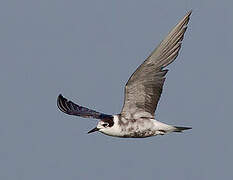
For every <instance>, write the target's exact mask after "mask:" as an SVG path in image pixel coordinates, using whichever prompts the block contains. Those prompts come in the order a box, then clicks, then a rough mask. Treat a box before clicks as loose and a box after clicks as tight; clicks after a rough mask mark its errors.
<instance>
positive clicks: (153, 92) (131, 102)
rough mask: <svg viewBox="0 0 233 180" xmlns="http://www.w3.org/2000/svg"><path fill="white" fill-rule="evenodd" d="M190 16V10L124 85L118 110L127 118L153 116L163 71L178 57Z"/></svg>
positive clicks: (162, 80)
mask: <svg viewBox="0 0 233 180" xmlns="http://www.w3.org/2000/svg"><path fill="white" fill-rule="evenodd" d="M191 13H192V12H191V11H189V12H188V13H187V14H186V15H185V16H184V18H183V19H182V20H181V21H180V22H179V23H178V24H177V25H176V26H175V27H174V28H173V29H172V30H171V31H170V33H169V34H168V35H167V37H166V38H165V39H164V40H163V41H162V42H161V43H160V44H159V45H158V47H157V48H156V49H155V50H154V51H153V52H152V53H151V55H150V56H149V57H148V58H147V59H146V60H145V61H144V63H142V64H141V65H140V66H139V67H138V69H137V70H136V71H135V72H134V73H133V74H132V75H131V77H130V78H129V80H128V82H127V84H126V86H125V100H124V105H123V108H122V111H121V114H122V115H123V116H124V117H125V118H126V119H128V118H132V116H135V113H137V114H138V113H140V114H141V115H142V116H148V117H154V111H155V109H156V107H157V104H158V101H159V99H160V96H161V93H162V90H163V84H164V81H165V75H166V73H167V72H168V70H167V69H165V70H164V69H163V68H165V67H166V66H167V65H169V64H170V63H172V62H173V61H174V60H175V59H176V57H177V56H178V53H179V50H180V48H181V43H182V40H183V37H184V33H185V31H186V29H187V24H188V22H189V17H190V15H191Z"/></svg>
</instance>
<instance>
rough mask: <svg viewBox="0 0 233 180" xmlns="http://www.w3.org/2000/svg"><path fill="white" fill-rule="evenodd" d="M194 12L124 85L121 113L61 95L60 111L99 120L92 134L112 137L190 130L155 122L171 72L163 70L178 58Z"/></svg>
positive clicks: (58, 103) (169, 35)
mask: <svg viewBox="0 0 233 180" xmlns="http://www.w3.org/2000/svg"><path fill="white" fill-rule="evenodd" d="M191 13H192V12H191V11H189V12H188V13H187V14H186V15H185V16H184V18H183V19H182V20H181V21H180V22H179V23H178V24H177V25H176V26H175V27H174V28H173V29H172V30H171V31H170V33H169V34H168V35H167V37H166V38H165V39H164V40H163V41H162V42H161V43H160V44H159V45H158V47H157V48H156V49H155V50H154V51H153V52H152V53H151V55H150V56H149V57H148V58H147V59H146V60H145V61H144V62H143V63H142V64H141V65H140V66H139V67H138V68H137V70H136V71H135V72H134V73H133V74H132V75H131V77H130V78H129V80H128V82H127V84H126V86H125V100H124V105H123V108H122V111H121V113H120V114H117V115H107V114H103V113H99V112H97V111H94V110H91V109H88V108H85V107H82V106H79V105H77V104H75V103H73V102H72V101H68V100H67V99H65V98H64V97H63V96H62V95H59V96H58V99H57V105H58V108H59V109H60V110H61V111H62V112H64V113H66V114H70V115H76V116H81V117H85V118H95V119H100V121H99V123H98V125H97V127H96V128H94V129H92V130H91V131H89V133H91V132H94V131H100V132H102V133H104V134H106V135H110V136H116V137H133V138H141V137H149V136H155V135H158V134H160V135H164V134H166V133H169V132H182V131H183V130H186V129H191V128H189V127H177V126H171V125H168V124H165V123H162V122H159V121H157V120H155V119H154V112H155V110H156V107H157V105H158V101H159V99H160V96H161V93H162V90H163V84H164V81H165V79H166V78H165V75H166V74H167V72H168V70H167V69H164V68H165V67H166V66H168V65H169V64H170V63H172V62H173V61H174V60H175V59H176V57H177V56H178V53H179V50H180V48H181V44H182V40H183V38H184V33H185V31H186V29H187V24H188V22H189V18H190V15H191Z"/></svg>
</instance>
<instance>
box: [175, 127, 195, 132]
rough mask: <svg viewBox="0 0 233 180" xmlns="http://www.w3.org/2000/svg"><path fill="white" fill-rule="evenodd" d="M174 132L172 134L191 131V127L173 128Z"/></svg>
mask: <svg viewBox="0 0 233 180" xmlns="http://www.w3.org/2000/svg"><path fill="white" fill-rule="evenodd" d="M174 128H175V130H174V132H183V131H184V130H188V129H192V128H191V127H180V126H174Z"/></svg>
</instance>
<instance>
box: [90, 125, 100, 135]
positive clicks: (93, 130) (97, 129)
mask: <svg viewBox="0 0 233 180" xmlns="http://www.w3.org/2000/svg"><path fill="white" fill-rule="evenodd" d="M95 131H99V128H97V127H95V128H94V129H92V130H90V131H89V132H88V134H89V133H93V132H95Z"/></svg>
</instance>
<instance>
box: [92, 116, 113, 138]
mask: <svg viewBox="0 0 233 180" xmlns="http://www.w3.org/2000/svg"><path fill="white" fill-rule="evenodd" d="M113 126H114V120H113V116H109V117H105V118H103V119H101V120H100V121H99V122H98V124H97V126H96V127H95V128H93V129H92V130H90V131H89V132H88V134H89V133H93V132H95V131H100V132H102V133H105V134H108V131H109V130H110V131H111V129H112V127H113Z"/></svg>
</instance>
